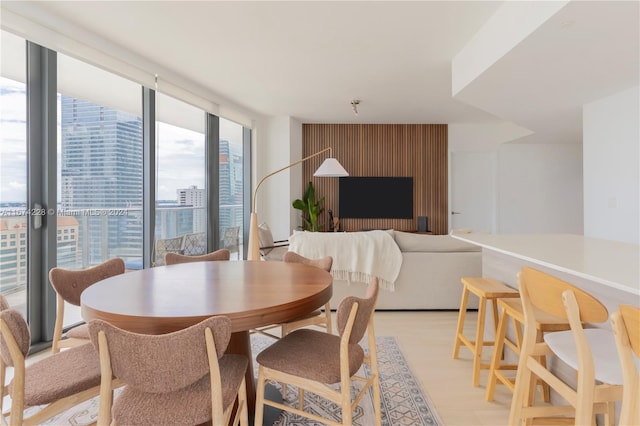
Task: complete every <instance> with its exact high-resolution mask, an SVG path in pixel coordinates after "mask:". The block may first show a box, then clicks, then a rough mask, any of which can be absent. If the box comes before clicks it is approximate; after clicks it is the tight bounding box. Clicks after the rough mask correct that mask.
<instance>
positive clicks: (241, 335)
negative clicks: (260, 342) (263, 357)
mask: <svg viewBox="0 0 640 426" xmlns="http://www.w3.org/2000/svg"><path fill="white" fill-rule="evenodd" d="M226 352H227V353H229V354H239V355H244V356H246V357H247V358H249V368H247V373H246V375H245V378H246V380H245V381H246V382H247V408H248V409H249V413H250V415H251V414H253V413H254V412H255V410H256V378H255V377H254V376H253V358H252V355H251V338H250V336H249V332H248V331H238V332H236V333H231V340H230V341H229V346H227V351H226Z"/></svg>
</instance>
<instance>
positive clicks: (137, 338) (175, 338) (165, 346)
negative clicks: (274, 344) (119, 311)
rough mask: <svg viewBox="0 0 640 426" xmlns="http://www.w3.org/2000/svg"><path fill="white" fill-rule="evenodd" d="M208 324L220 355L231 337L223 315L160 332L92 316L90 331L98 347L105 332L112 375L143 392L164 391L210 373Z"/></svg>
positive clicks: (229, 324)
mask: <svg viewBox="0 0 640 426" xmlns="http://www.w3.org/2000/svg"><path fill="white" fill-rule="evenodd" d="M207 328H209V329H211V331H212V334H213V338H214V342H215V345H216V352H217V357H218V359H220V357H222V355H223V354H224V351H225V350H226V348H227V345H228V344H229V339H230V338H231V321H230V320H229V318H227V317H223V316H218V317H211V318H208V319H206V320H204V321H202V322H200V323H198V324H196V325H193V326H191V327H189V328H186V329H184V330H180V331H176V332H174V333H168V334H161V335H149V334H137V333H132V332H129V331H125V330H121V329H119V328H117V327H114V326H113V325H111V324H109V323H107V322H105V321H101V320H93V321H91V322H90V323H89V334H90V336H91V341H92V343H93V345H94V347H95V348H96V349H98V350H99V333H100V332H104V334H105V336H106V340H107V346H108V349H109V357H110V362H111V369H112V371H113V375H114V376H115V377H117V378H118V379H121V380H123V381H124V382H125V383H126V384H127V385H129V386H132V387H133V388H135V389H138V390H141V391H144V392H150V393H166V392H172V391H175V390H178V389H182V388H184V387H186V386H189V385H190V384H192V383H194V382H196V381H198V380H199V379H201V378H202V377H204V376H205V375H206V374H207V373H209V363H208V357H207V346H206V341H205V329H207Z"/></svg>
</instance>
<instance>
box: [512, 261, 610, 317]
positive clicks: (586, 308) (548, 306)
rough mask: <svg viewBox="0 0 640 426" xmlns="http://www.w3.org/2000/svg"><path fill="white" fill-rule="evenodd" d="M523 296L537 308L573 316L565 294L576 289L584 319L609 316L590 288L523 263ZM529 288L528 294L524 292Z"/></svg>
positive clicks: (520, 280) (576, 296)
mask: <svg viewBox="0 0 640 426" xmlns="http://www.w3.org/2000/svg"><path fill="white" fill-rule="evenodd" d="M518 280H519V283H520V292H521V297H522V298H523V305H524V299H525V298H526V299H527V300H529V301H530V302H531V303H532V304H533V306H535V307H536V308H538V309H540V310H542V311H544V312H547V313H549V314H552V315H555V316H557V317H560V318H564V319H569V318H568V316H567V310H566V308H565V303H564V301H563V296H562V294H563V293H564V292H565V291H567V290H570V291H571V292H573V294H574V296H575V299H576V302H577V304H578V308H579V311H580V321H582V322H591V323H602V322H605V321H607V319H608V318H609V312H608V311H607V308H606V307H605V306H604V305H603V304H602V302H600V301H599V300H598V299H596V298H595V297H593V296H592V295H590V294H589V293H587V292H586V291H584V290H582V289H580V288H578V287H576V286H574V285H573V284H570V283H568V282H566V281H564V280H561V279H560V278H557V277H554V276H553V275H549V274H547V273H545V272H542V271H539V270H537V269H534V268H530V267H526V266H525V267H523V268H522V270H521V271H520V273H519V274H518ZM523 291H525V292H526V294H525V296H522V292H523Z"/></svg>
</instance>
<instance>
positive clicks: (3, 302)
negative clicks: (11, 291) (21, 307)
mask: <svg viewBox="0 0 640 426" xmlns="http://www.w3.org/2000/svg"><path fill="white" fill-rule="evenodd" d="M9 308H11V306H10V305H9V302H8V301H7V298H6V297H4V296H3V295H1V294H0V311H4V310H5V309H9Z"/></svg>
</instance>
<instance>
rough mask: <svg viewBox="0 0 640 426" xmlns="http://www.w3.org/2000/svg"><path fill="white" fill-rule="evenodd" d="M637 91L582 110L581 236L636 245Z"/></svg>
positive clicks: (639, 197) (639, 186) (639, 193)
mask: <svg viewBox="0 0 640 426" xmlns="http://www.w3.org/2000/svg"><path fill="white" fill-rule="evenodd" d="M639 99H640V89H639V87H638V86H635V87H632V88H630V89H627V90H624V91H622V92H619V93H616V94H614V95H612V96H608V97H606V98H603V99H600V100H598V101H595V102H591V103H589V104H586V105H584V107H583V138H584V142H583V144H584V234H585V236H588V237H594V238H604V239H609V240H616V241H624V242H629V243H634V244H640V227H639V226H640V225H639V222H640V208H639V205H640V173H639V171H638V170H639V167H640V166H639V165H640V149H639V145H640V126H639V125H638V121H639V118H638V117H640V108H639V106H638V103H639Z"/></svg>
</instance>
